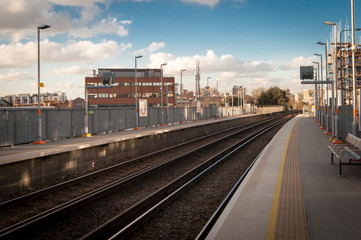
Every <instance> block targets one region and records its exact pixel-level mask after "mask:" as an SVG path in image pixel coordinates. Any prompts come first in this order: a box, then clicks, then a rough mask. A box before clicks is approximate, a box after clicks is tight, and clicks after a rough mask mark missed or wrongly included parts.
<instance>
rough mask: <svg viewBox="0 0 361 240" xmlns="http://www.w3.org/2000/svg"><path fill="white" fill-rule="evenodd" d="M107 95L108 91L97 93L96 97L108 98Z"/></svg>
mask: <svg viewBox="0 0 361 240" xmlns="http://www.w3.org/2000/svg"><path fill="white" fill-rule="evenodd" d="M108 97H109V93H99V94H98V98H108Z"/></svg>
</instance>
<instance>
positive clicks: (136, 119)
mask: <svg viewBox="0 0 361 240" xmlns="http://www.w3.org/2000/svg"><path fill="white" fill-rule="evenodd" d="M141 57H143V56H142V55H138V56H135V57H134V80H135V81H134V82H135V128H134V130H139V129H140V128H139V114H138V88H137V87H138V83H137V59H138V58H141Z"/></svg>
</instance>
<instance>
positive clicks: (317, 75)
mask: <svg viewBox="0 0 361 240" xmlns="http://www.w3.org/2000/svg"><path fill="white" fill-rule="evenodd" d="M312 63H314V64H317V71H316V82H317V81H318V79H319V77H320V63H319V62H312ZM317 87H318V86H317V84H315V111H316V119H317V120H318V121H319V120H320V116H319V114H320V111H319V109H318V107H319V105H318V97H317Z"/></svg>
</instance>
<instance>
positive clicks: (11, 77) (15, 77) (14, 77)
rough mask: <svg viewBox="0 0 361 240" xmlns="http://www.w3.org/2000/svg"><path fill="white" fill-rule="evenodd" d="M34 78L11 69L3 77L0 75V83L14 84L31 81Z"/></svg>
mask: <svg viewBox="0 0 361 240" xmlns="http://www.w3.org/2000/svg"><path fill="white" fill-rule="evenodd" d="M32 79H34V77H33V76H32V75H30V74H28V73H24V72H18V71H16V70H15V69H11V70H10V71H9V72H7V73H6V74H4V75H0V82H15V81H21V80H32Z"/></svg>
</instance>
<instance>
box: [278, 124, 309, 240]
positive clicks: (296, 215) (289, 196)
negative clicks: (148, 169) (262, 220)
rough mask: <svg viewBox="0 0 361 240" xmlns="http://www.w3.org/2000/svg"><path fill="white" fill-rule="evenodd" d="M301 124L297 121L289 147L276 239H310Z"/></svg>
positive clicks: (280, 198)
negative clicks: (299, 140) (300, 154)
mask: <svg viewBox="0 0 361 240" xmlns="http://www.w3.org/2000/svg"><path fill="white" fill-rule="evenodd" d="M299 125H300V121H297V122H296V125H295V127H294V129H293V132H292V133H291V136H290V141H289V145H288V149H287V155H286V160H285V166H284V173H283V179H282V185H281V191H280V197H279V205H278V212H277V220H276V227H275V232H274V239H306V240H307V239H309V233H308V226H307V218H306V211H305V204H304V197H303V189H302V177H301V172H300V166H299V157H298V156H299V154H298V132H299Z"/></svg>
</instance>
